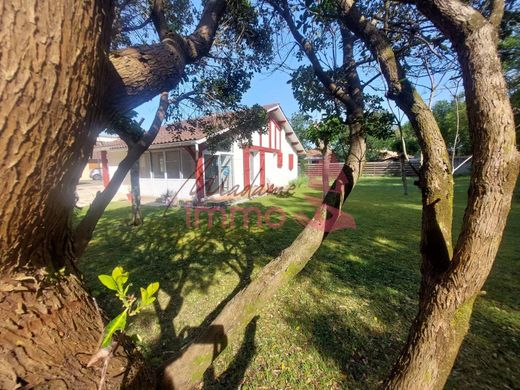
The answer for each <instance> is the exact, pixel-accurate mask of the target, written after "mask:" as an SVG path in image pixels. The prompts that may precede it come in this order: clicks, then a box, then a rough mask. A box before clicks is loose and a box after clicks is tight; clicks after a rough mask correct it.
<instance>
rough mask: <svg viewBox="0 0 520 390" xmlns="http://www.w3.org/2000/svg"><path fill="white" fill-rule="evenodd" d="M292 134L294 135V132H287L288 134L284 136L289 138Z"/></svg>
mask: <svg viewBox="0 0 520 390" xmlns="http://www.w3.org/2000/svg"><path fill="white" fill-rule="evenodd" d="M293 134H294V132H292V131H289V132H287V133H285V136H286V137H287V136H289V135H293Z"/></svg>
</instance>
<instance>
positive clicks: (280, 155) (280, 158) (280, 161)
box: [278, 152, 283, 168]
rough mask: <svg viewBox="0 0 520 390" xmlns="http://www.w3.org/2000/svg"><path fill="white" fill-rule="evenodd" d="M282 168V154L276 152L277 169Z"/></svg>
mask: <svg viewBox="0 0 520 390" xmlns="http://www.w3.org/2000/svg"><path fill="white" fill-rule="evenodd" d="M282 166H283V154H282V152H278V168H281V167H282Z"/></svg>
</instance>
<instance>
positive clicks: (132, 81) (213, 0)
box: [104, 0, 227, 114]
mask: <svg viewBox="0 0 520 390" xmlns="http://www.w3.org/2000/svg"><path fill="white" fill-rule="evenodd" d="M154 2H155V3H159V4H158V5H157V6H156V9H155V12H157V13H158V14H157V15H154V16H153V18H155V19H156V20H155V21H154V25H155V26H156V28H159V30H158V31H159V32H158V33H159V34H160V35H161V34H162V35H163V36H164V39H162V41H161V42H160V43H157V44H152V45H143V46H133V47H128V48H126V49H122V50H117V51H114V52H112V53H110V63H111V64H109V65H110V67H109V69H108V72H109V76H108V80H107V85H110V88H107V89H106V94H105V96H104V102H105V108H106V110H107V111H108V113H110V112H112V111H115V112H116V113H120V114H121V113H125V112H127V111H129V110H131V109H132V108H134V107H137V106H139V105H140V104H142V103H144V102H146V101H148V100H150V99H152V98H154V97H155V96H157V95H158V94H160V93H161V92H162V91H166V90H172V89H174V88H175V87H176V86H177V85H178V84H179V83H180V81H181V80H182V77H183V75H184V69H185V67H186V65H188V64H191V63H193V62H195V61H197V60H198V59H199V58H201V57H203V56H205V55H207V54H208V53H209V51H210V49H211V45H212V44H213V40H214V37H215V34H216V31H217V28H218V26H219V22H220V20H221V18H222V16H223V14H224V11H225V9H226V5H227V1H226V0H209V1H207V2H206V3H205V6H204V10H203V12H202V16H201V18H200V21H199V24H198V26H197V28H196V29H195V30H194V32H193V33H192V34H191V35H189V36H187V37H183V36H180V35H177V34H175V33H174V32H172V31H168V32H167V33H166V34H164V31H165V27H164V25H163V21H161V16H160V10H161V9H162V8H161V7H160V4H161V3H162V1H161V0H154ZM161 31H162V32H161Z"/></svg>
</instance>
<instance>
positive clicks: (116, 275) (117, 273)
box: [112, 266, 129, 292]
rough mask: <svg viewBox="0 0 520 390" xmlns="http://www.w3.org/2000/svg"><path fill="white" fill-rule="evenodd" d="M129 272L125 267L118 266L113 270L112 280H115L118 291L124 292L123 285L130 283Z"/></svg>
mask: <svg viewBox="0 0 520 390" xmlns="http://www.w3.org/2000/svg"><path fill="white" fill-rule="evenodd" d="M128 275H129V274H128V272H125V271H124V269H123V267H121V266H117V267H115V268H114V269H113V270H112V278H113V279H114V280H115V282H116V285H117V287H118V291H120V292H123V285H124V284H125V283H126V282H127V281H128Z"/></svg>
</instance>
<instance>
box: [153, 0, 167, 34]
mask: <svg viewBox="0 0 520 390" xmlns="http://www.w3.org/2000/svg"><path fill="white" fill-rule="evenodd" d="M150 19H152V22H153V25H154V27H155V31H157V35H159V39H160V40H161V41H162V40H163V39H164V38H166V36H167V34H168V33H169V32H170V29H169V28H168V23H166V17H165V16H164V2H163V0H151V10H150Z"/></svg>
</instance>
